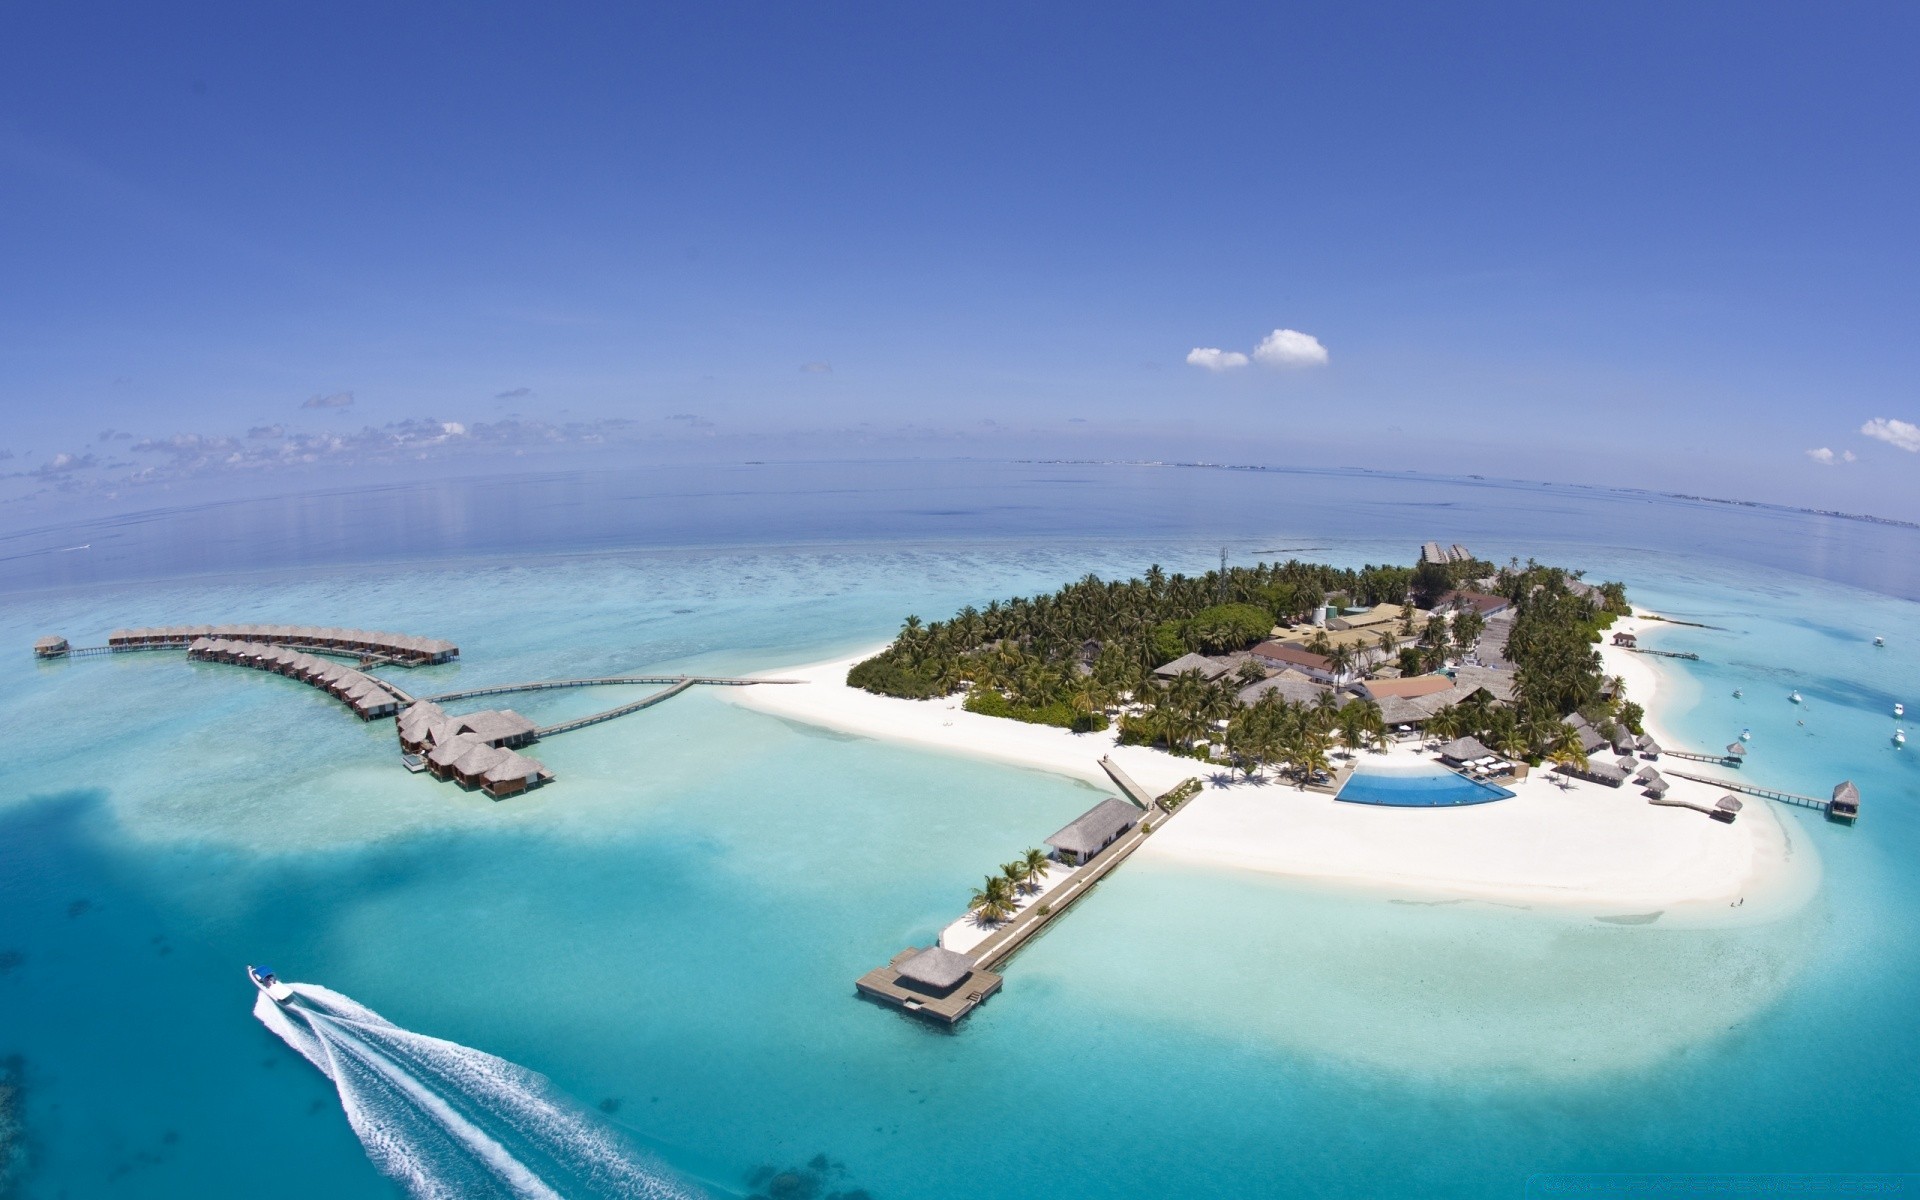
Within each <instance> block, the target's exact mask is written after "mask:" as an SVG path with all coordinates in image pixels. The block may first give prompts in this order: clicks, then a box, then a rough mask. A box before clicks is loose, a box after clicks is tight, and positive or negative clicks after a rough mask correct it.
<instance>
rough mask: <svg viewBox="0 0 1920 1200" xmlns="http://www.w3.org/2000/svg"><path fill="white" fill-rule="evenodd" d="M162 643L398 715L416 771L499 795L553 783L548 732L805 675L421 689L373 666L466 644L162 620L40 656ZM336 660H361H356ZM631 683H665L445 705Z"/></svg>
mask: <svg viewBox="0 0 1920 1200" xmlns="http://www.w3.org/2000/svg"><path fill="white" fill-rule="evenodd" d="M153 650H184V651H186V654H187V657H188V658H189V659H192V660H194V661H196V662H210V663H225V664H230V665H233V666H240V667H247V668H250V669H253V670H257V671H269V672H272V673H274V674H276V675H282V676H285V677H287V678H289V679H294V680H297V681H298V682H301V683H305V684H308V685H309V686H312V687H315V688H318V689H320V690H321V691H324V692H326V693H327V694H329V695H331V696H333V697H334V698H336V699H338V700H339V701H341V702H342V703H343V704H345V705H346V706H347V707H348V708H350V709H352V710H353V712H354V713H355V715H357V716H358V717H359V718H360V719H361V720H363V721H372V720H376V719H380V718H385V717H395V718H397V720H396V722H395V729H396V732H397V733H398V734H399V737H400V751H401V754H400V761H401V765H402V766H404V767H405V768H406V769H407V770H408V771H411V772H431V773H432V774H433V776H434V777H435V778H436V779H442V780H448V781H450V782H454V783H457V784H459V785H460V786H461V787H464V788H468V789H479V790H483V791H485V792H486V793H487V794H488V795H490V796H492V797H493V798H494V799H496V800H499V799H503V798H504V797H506V796H510V795H517V794H519V793H520V792H524V791H528V790H530V789H532V788H535V787H539V786H541V785H543V784H546V783H550V782H552V780H553V778H554V775H553V772H552V771H551V770H549V769H548V768H547V767H546V765H545V764H544V763H542V762H540V760H538V759H535V758H529V757H527V756H526V755H523V754H519V753H517V751H518V750H519V749H521V748H524V747H526V746H528V745H531V744H532V743H534V742H537V741H540V740H542V739H543V738H549V737H555V736H557V735H559V734H562V733H569V732H571V731H573V730H576V729H585V728H587V727H588V726H592V725H599V724H601V723H603V722H606V721H611V720H614V719H616V718H618V717H624V716H626V715H628V714H629V713H636V712H640V711H642V710H643V709H647V708H651V707H653V706H654V705H656V704H659V703H661V702H662V701H665V700H670V699H672V698H673V697H675V696H677V695H679V694H680V693H682V692H684V691H686V690H687V689H688V688H691V687H694V686H695V685H698V684H711V685H715V686H722V687H746V686H749V685H752V684H761V683H768V684H773V683H794V682H797V681H796V680H791V679H754V678H733V677H726V676H718V675H603V676H594V677H591V678H584V679H540V680H529V681H521V682H517V683H498V684H488V685H485V686H481V687H472V688H465V689H458V690H454V691H446V692H440V693H438V694H436V695H432V696H424V697H421V696H415V695H414V694H413V693H411V692H409V691H408V690H407V689H406V688H403V687H401V686H400V685H399V684H397V683H395V682H393V681H392V680H390V679H383V678H381V677H379V676H376V675H373V674H370V672H371V671H372V670H373V669H374V668H376V667H402V668H414V667H430V666H439V665H443V664H446V663H450V662H452V661H453V660H455V659H457V658H458V657H459V656H460V647H459V646H457V645H455V644H454V643H452V642H450V641H446V640H444V639H440V638H424V637H415V636H413V635H411V634H404V633H389V632H385V631H379V632H373V631H368V630H361V629H341V628H335V627H332V626H322V625H156V626H146V627H141V628H135V629H116V630H114V632H113V633H112V634H111V635H109V636H108V638H107V641H106V643H105V644H104V645H98V646H78V647H76V646H74V645H72V644H71V643H70V642H68V640H67V639H66V638H65V637H62V636H59V635H57V634H50V635H48V636H46V637H42V638H39V639H38V640H36V641H35V642H34V644H33V653H34V657H35V658H36V659H40V660H43V661H53V660H58V659H69V658H76V657H83V656H91V655H98V654H128V653H135V652H141V651H153ZM329 658H349V659H354V660H357V661H356V666H353V667H349V666H345V665H342V664H341V663H338V662H331V661H328V659H329ZM631 684H657V685H661V690H660V691H658V692H654V693H652V694H651V695H647V696H643V697H641V698H640V699H638V700H634V701H631V702H629V703H626V704H621V705H617V706H615V707H613V708H609V709H606V710H604V711H602V712H597V713H592V714H590V715H588V716H584V717H575V718H573V719H570V720H566V721H559V722H555V723H554V724H551V725H536V724H534V723H533V722H532V721H530V720H528V719H527V718H526V717H523V716H521V715H520V714H519V713H516V712H514V711H513V710H511V709H504V710H492V709H489V710H486V711H483V712H478V713H469V714H466V715H464V716H452V715H450V714H448V713H447V711H446V710H445V709H443V708H441V707H440V705H441V703H443V702H450V701H454V700H464V699H470V698H474V697H479V696H501V695H508V694H511V693H515V692H541V691H549V690H552V689H555V688H579V687H601V686H607V685H631Z"/></svg>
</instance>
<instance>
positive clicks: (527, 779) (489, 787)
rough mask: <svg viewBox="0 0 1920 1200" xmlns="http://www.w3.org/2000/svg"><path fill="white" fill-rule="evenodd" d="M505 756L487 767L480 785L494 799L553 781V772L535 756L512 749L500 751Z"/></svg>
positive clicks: (503, 797)
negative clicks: (518, 752) (530, 756)
mask: <svg viewBox="0 0 1920 1200" xmlns="http://www.w3.org/2000/svg"><path fill="white" fill-rule="evenodd" d="M502 753H503V754H504V755H506V757H505V758H502V759H501V760H500V761H499V762H497V763H495V764H494V765H493V766H491V767H488V768H487V773H486V776H485V778H484V779H483V780H482V782H481V784H480V787H481V789H482V790H483V791H485V792H486V793H487V795H489V796H492V797H493V798H494V799H495V800H504V799H506V798H507V797H508V796H514V795H518V794H519V793H521V792H524V791H528V790H530V789H532V788H536V787H539V786H540V785H542V784H544V783H551V782H552V781H553V772H552V771H549V770H548V769H547V765H546V764H545V763H543V762H541V761H540V760H539V759H537V758H528V757H527V756H526V755H524V754H517V753H515V752H514V751H512V750H505V751H502Z"/></svg>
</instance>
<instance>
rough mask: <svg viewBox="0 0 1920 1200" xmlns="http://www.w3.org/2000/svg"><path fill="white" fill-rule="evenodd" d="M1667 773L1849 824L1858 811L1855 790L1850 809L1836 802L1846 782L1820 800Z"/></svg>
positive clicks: (1698, 776) (1672, 772) (1750, 786)
mask: <svg viewBox="0 0 1920 1200" xmlns="http://www.w3.org/2000/svg"><path fill="white" fill-rule="evenodd" d="M1667 774H1669V775H1673V776H1676V777H1678V778H1680V779H1691V780H1692V781H1693V782H1695V783H1704V784H1708V785H1711V786H1713V787H1717V788H1725V789H1727V790H1728V791H1730V792H1745V793H1746V794H1747V795H1749V796H1760V797H1763V798H1765V799H1768V800H1773V801H1777V802H1778V803H1781V804H1791V805H1794V806H1795V807H1798V808H1812V809H1818V810H1819V811H1821V812H1823V813H1825V814H1827V817H1828V819H1829V820H1834V821H1841V822H1844V823H1846V824H1849V825H1851V824H1852V823H1853V822H1854V820H1855V819H1856V818H1857V816H1858V813H1859V794H1858V791H1857V790H1855V791H1854V796H1853V805H1852V809H1851V811H1847V810H1846V809H1845V808H1844V807H1843V806H1840V805H1837V804H1836V801H1837V800H1838V799H1839V795H1840V793H1841V790H1842V789H1843V788H1847V787H1848V786H1849V785H1847V784H1841V785H1840V787H1838V788H1835V789H1834V792H1835V799H1834V800H1822V799H1820V798H1819V797H1817V796H1802V795H1800V794H1799V793H1798V792H1783V791H1781V790H1779V789H1778V788H1769V787H1761V786H1759V785H1758V784H1753V783H1735V782H1734V781H1732V780H1729V779H1710V778H1708V777H1707V776H1705V775H1694V774H1692V773H1690V772H1687V771H1672V770H1670V771H1668V772H1667Z"/></svg>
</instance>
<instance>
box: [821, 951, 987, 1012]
mask: <svg viewBox="0 0 1920 1200" xmlns="http://www.w3.org/2000/svg"><path fill="white" fill-rule="evenodd" d="M919 953H920V948H919V947H918V946H908V947H907V948H906V949H905V950H902V951H901V952H900V953H898V954H896V955H894V956H893V957H892V958H891V959H889V960H888V961H887V965H886V966H884V967H875V968H874V969H873V970H871V971H868V972H867V973H866V974H865V975H862V976H861V977H860V978H859V979H857V980H855V981H854V984H853V986H854V987H855V988H856V989H858V990H859V992H860V994H861V995H863V996H866V997H869V998H870V999H874V1000H878V1001H880V1002H881V1003H883V1004H891V1005H893V1006H894V1007H895V1008H900V1009H905V1010H906V1011H907V1012H910V1013H912V1014H913V1015H914V1016H916V1017H928V1018H931V1019H933V1020H936V1021H942V1022H945V1023H946V1024H948V1025H957V1024H959V1023H960V1020H961V1018H963V1017H965V1016H966V1015H967V1014H968V1013H970V1012H972V1011H973V1010H974V1009H976V1008H978V1007H980V1006H981V1005H982V1004H985V1003H986V1001H987V997H989V996H991V995H993V994H994V993H995V992H997V991H999V990H1000V987H1001V985H1002V984H1003V983H1005V982H1006V980H1005V979H1003V978H1002V977H1001V976H999V975H996V974H994V973H993V972H992V971H985V970H981V969H980V968H978V967H975V968H974V970H973V971H972V972H971V973H970V974H969V975H968V976H967V978H966V979H965V980H963V981H962V982H961V984H960V986H958V987H956V988H954V989H953V990H952V991H950V992H948V993H947V994H946V995H940V994H938V993H936V992H929V991H923V990H921V989H919V988H917V987H913V986H911V985H907V984H903V983H901V982H900V966H901V964H902V963H904V962H906V961H907V960H908V959H910V958H913V957H915V956H916V955H918V954H919Z"/></svg>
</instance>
